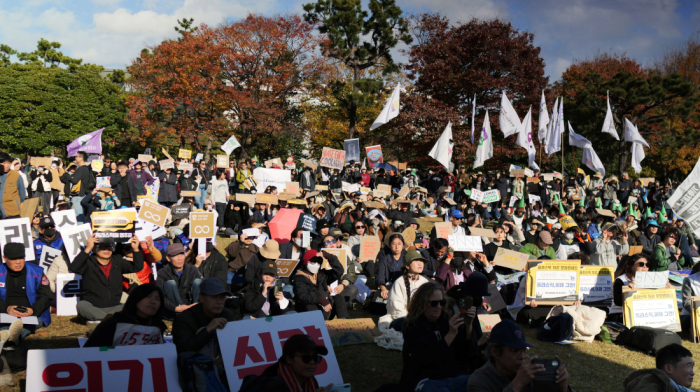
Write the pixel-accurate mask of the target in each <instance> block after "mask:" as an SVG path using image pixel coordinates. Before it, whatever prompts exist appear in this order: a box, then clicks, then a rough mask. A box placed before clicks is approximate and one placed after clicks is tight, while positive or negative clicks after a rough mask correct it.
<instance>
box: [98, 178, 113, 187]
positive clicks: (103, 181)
mask: <svg viewBox="0 0 700 392" xmlns="http://www.w3.org/2000/svg"><path fill="white" fill-rule="evenodd" d="M111 187H112V184H111V183H110V178H109V177H95V188H97V189H100V188H111Z"/></svg>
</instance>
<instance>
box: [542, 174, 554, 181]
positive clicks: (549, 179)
mask: <svg viewBox="0 0 700 392" xmlns="http://www.w3.org/2000/svg"><path fill="white" fill-rule="evenodd" d="M542 178H544V180H545V181H547V182H549V181H552V180H554V174H553V173H542Z"/></svg>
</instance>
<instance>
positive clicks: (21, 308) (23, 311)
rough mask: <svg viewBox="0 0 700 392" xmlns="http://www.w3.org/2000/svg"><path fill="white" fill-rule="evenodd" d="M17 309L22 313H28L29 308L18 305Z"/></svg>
mask: <svg viewBox="0 0 700 392" xmlns="http://www.w3.org/2000/svg"><path fill="white" fill-rule="evenodd" d="M15 310H16V311H18V312H20V313H27V308H25V307H24V306H17V307H16V308H15Z"/></svg>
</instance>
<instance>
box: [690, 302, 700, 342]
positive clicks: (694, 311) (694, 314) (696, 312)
mask: <svg viewBox="0 0 700 392" xmlns="http://www.w3.org/2000/svg"><path fill="white" fill-rule="evenodd" d="M690 313H691V314H690V325H691V327H690V334H691V337H692V338H693V343H700V319H699V318H698V316H700V297H690Z"/></svg>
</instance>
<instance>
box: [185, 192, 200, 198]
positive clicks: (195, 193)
mask: <svg viewBox="0 0 700 392" xmlns="http://www.w3.org/2000/svg"><path fill="white" fill-rule="evenodd" d="M200 195H201V193H199V191H180V196H182V197H199V196H200Z"/></svg>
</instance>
